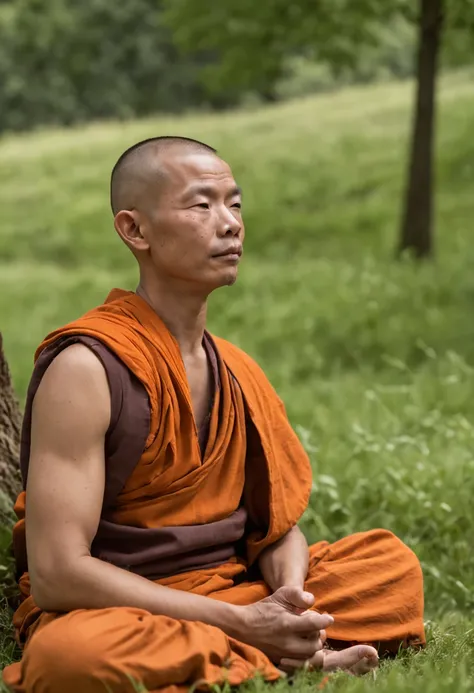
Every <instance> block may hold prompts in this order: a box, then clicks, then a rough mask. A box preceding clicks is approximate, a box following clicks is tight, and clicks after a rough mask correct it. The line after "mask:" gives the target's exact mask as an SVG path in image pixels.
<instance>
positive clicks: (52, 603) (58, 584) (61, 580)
mask: <svg viewBox="0 0 474 693" xmlns="http://www.w3.org/2000/svg"><path fill="white" fill-rule="evenodd" d="M30 582H31V596H32V597H33V600H34V602H35V604H36V606H38V607H39V608H40V609H41V610H42V611H70V610H72V609H73V608H74V605H72V596H73V595H72V594H71V593H70V585H71V583H72V582H73V581H72V580H71V576H70V575H69V576H66V575H64V572H63V571H61V570H60V569H59V568H57V567H56V568H53V567H52V566H50V567H47V566H36V567H35V569H34V570H31V571H30Z"/></svg>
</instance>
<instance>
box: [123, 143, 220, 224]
mask: <svg viewBox="0 0 474 693" xmlns="http://www.w3.org/2000/svg"><path fill="white" fill-rule="evenodd" d="M172 150H176V153H177V154H178V155H183V154H184V155H185V154H188V153H189V154H199V153H201V154H216V153H217V151H216V150H215V149H214V148H213V147H210V146H209V145H208V144H204V142H199V141H198V140H193V139H191V138H189V137H173V136H163V137H151V138H150V139H147V140H143V141H142V142H138V143H137V144H134V145H133V146H132V147H130V148H129V149H127V150H126V151H125V152H124V153H123V154H122V155H121V156H120V158H119V160H118V161H117V163H116V164H115V166H114V168H113V170H112V176H111V181H110V204H111V207H112V212H113V214H114V216H115V215H116V214H117V213H118V212H120V211H121V210H123V209H127V210H131V209H137V208H139V207H140V206H141V205H143V204H144V203H145V202H146V199H147V195H148V193H149V191H150V189H151V186H152V185H153V190H154V194H155V195H156V184H157V182H158V183H159V181H160V179H161V180H162V181H163V183H164V182H165V180H166V170H165V167H164V166H163V163H162V160H161V159H162V157H163V155H164V154H169V153H171V151H172Z"/></svg>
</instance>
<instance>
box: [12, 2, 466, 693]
mask: <svg viewBox="0 0 474 693" xmlns="http://www.w3.org/2000/svg"><path fill="white" fill-rule="evenodd" d="M473 27H474V2H473V0H451V1H450V2H447V0H446V1H443V0H420V2H419V3H413V2H408V1H406V2H405V0H387V1H386V2H383V3H380V2H376V0H359V1H358V2H357V3H355V2H349V0H320V1H319V2H318V3H315V2H310V1H309V0H294V1H293V2H291V1H288V0H266V2H262V3H256V2H255V0H240V1H239V2H238V3H236V2H235V1H231V0H161V1H160V0H123V1H122V2H120V3H112V2H108V1H106V0H81V2H77V0H48V2H47V3H46V2H44V0H0V209H1V215H2V216H1V225H0V331H1V333H2V335H3V348H4V352H5V356H6V359H7V360H8V364H9V369H10V372H11V374H12V379H13V385H14V388H15V391H16V395H17V397H18V399H19V401H20V404H22V403H23V401H24V397H25V392H26V388H27V385H28V381H29V378H30V375H31V371H32V363H33V354H34V350H35V348H36V347H37V345H38V344H39V343H40V341H41V340H42V339H43V337H44V336H45V335H46V334H47V333H48V332H49V331H50V330H52V329H53V328H55V327H57V326H59V325H61V324H64V323H66V322H68V321H70V320H72V319H74V318H76V317H78V316H79V315H80V314H81V313H83V312H84V311H86V310H88V309H89V308H91V307H93V306H95V305H97V304H98V303H100V302H102V301H103V300H104V299H105V297H106V295H107V293H108V291H109V289H110V288H112V287H113V286H120V287H123V288H129V289H134V288H135V286H136V280H137V273H136V269H135V266H134V262H133V259H132V258H131V256H130V255H129V254H128V251H127V250H126V249H125V248H124V247H122V245H121V244H120V242H119V239H118V238H117V237H116V235H115V233H114V230H113V225H112V216H111V213H110V210H109V206H108V185H109V176H110V172H111V169H112V166H113V164H114V163H115V161H116V160H117V158H118V156H119V155H120V154H121V153H122V151H123V150H124V149H125V148H127V147H128V146H130V145H131V144H133V143H135V142H137V141H138V140H141V139H144V138H146V137H152V136H156V135H165V134H178V135H184V136H188V137H195V138H197V139H200V140H203V141H204V142H206V143H208V144H210V145H212V146H214V147H216V148H217V149H218V150H219V152H220V154H221V156H222V157H223V158H224V159H226V160H227V161H228V162H229V163H230V165H231V166H232V169H233V171H234V175H235V177H236V179H237V181H238V183H239V184H240V185H241V186H242V187H243V190H244V206H243V213H244V219H245V222H246V228H247V237H246V252H245V258H244V261H243V263H242V266H241V271H240V278H239V281H238V283H237V284H236V285H235V286H234V287H232V288H229V289H222V290H221V291H219V292H217V293H216V295H215V296H213V297H212V299H211V304H210V314H209V320H210V329H211V330H212V331H214V332H215V333H217V334H219V335H221V336H225V337H226V338H228V339H230V340H231V341H234V342H236V343H237V344H238V345H239V346H241V347H242V348H244V349H245V350H247V351H248V352H249V353H250V354H251V355H252V356H254V357H255V358H256V359H257V360H258V362H259V363H260V364H261V365H262V366H263V368H264V369H265V370H266V372H267V374H268V375H269V377H270V379H271V381H272V383H273V384H274V386H275V387H276V389H277V390H278V392H279V394H280V395H281V396H282V397H283V399H284V401H285V403H286V406H287V410H288V414H289V416H290V419H291V421H292V423H293V425H294V427H295V428H296V430H297V432H298V434H299V436H300V438H301V440H302V441H303V443H304V445H305V446H306V448H307V450H308V452H309V453H310V456H311V459H312V463H313V467H314V488H313V496H312V501H311V505H310V508H309V509H308V512H307V513H306V515H305V517H304V520H303V527H304V529H305V531H306V533H307V535H308V537H309V538H310V539H311V540H316V539H320V538H327V539H330V540H333V539H335V538H337V537H340V536H342V535H343V534H347V533H348V532H353V531H358V530H362V529H368V528H371V527H376V526H383V527H387V528H389V529H391V530H393V531H395V532H396V533H397V534H399V535H400V536H401V537H402V538H403V539H404V540H405V541H406V542H407V543H408V544H409V545H410V546H411V547H412V548H413V549H414V550H415V551H416V552H417V554H418V555H419V556H420V558H421V560H422V563H423V567H424V570H425V576H426V594H427V615H428V618H430V619H432V618H435V619H442V618H446V619H448V621H449V622H452V621H454V622H456V620H459V619H461V618H463V617H466V618H471V620H472V607H473V606H474V564H473V561H472V557H471V556H472V536H473V531H474V514H473V512H472V507H471V505H470V504H471V502H472V497H473V496H474V456H473V450H474V396H473V395H474V328H473V326H472V315H473V305H474V273H473V269H472V268H473V266H474V234H473V225H474V221H473V220H474V194H473V187H474V137H473V132H474V69H473V65H472V56H473V44H474V28H473ZM5 378H6V376H5V375H4V382H5ZM0 399H1V398H0ZM4 402H6V398H5V397H4ZM5 406H6V405H5ZM5 411H7V410H4V413H5ZM0 420H1V417H0ZM4 420H5V419H4ZM8 436H9V440H10V443H9V444H8V445H7V444H6V443H5V440H6V439H7V438H8ZM15 436H16V432H15V430H14V427H13V428H11V429H9V432H8V435H4V437H3V440H4V443H3V450H4V452H3V461H2V459H0V479H3V482H2V483H3V484H4V485H5V486H4V488H5V489H6V488H7V480H8V479H9V478H10V477H9V474H10V472H9V470H8V467H9V465H10V466H11V462H8V464H7V462H6V460H7V456H8V455H7V453H6V452H5V450H6V449H7V448H8V449H9V450H10V453H8V454H9V455H10V456H9V458H8V459H9V460H11V459H13V458H14V457H15V455H16V452H15V450H16V448H15V445H16V444H17V443H16V442H15V440H16V438H15ZM0 439H1V436H0ZM1 450H2V447H0V458H1ZM12 450H13V455H12V453H11V451H12ZM8 483H9V482H8ZM4 495H5V502H4V506H5V511H4V512H3V529H2V530H0V531H1V532H3V534H0V543H1V542H3V545H4V547H7V546H8V543H9V537H10V528H11V523H12V521H13V520H12V514H11V501H10V500H9V499H8V493H5V494H4ZM0 564H2V565H1V566H0V575H1V570H2V569H3V575H4V580H7V577H5V576H8V575H9V570H10V567H9V566H10V563H9V559H8V552H7V549H6V548H5V550H4V558H3V559H0ZM5 613H6V612H5ZM469 614H471V616H469ZM7 620H8V619H7ZM472 623H474V622H471V626H472ZM5 637H6V638H7V639H6V640H5V642H6V643H7V644H5V645H4V649H3V651H4V653H5V652H7V654H5V655H4V656H5V657H6V658H8V657H10V656H11V653H12V652H13V650H12V649H11V647H10V644H8V643H10V640H8V635H7V636H5ZM12 647H13V646H12ZM9 648H10V649H9ZM0 650H1V648H0ZM473 651H474V649H473ZM471 659H474V658H472V657H471ZM466 685H467V684H466ZM450 690H451V689H450ZM458 690H461V689H460V688H459V689H458ZM463 690H464V689H463ZM466 690H468V688H466Z"/></svg>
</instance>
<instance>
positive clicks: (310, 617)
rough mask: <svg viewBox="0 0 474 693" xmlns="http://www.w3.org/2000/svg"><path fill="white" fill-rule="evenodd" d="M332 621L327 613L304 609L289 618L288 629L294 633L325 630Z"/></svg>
mask: <svg viewBox="0 0 474 693" xmlns="http://www.w3.org/2000/svg"><path fill="white" fill-rule="evenodd" d="M333 623H334V619H333V617H332V616H330V615H329V614H318V612H317V611H306V612H305V613H304V614H301V615H300V616H295V618H293V619H291V624H290V629H291V630H292V631H293V632H295V633H311V632H315V631H320V630H325V629H326V628H329V626H330V625H332V624H333Z"/></svg>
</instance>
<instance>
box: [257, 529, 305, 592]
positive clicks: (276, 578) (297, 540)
mask: <svg viewBox="0 0 474 693" xmlns="http://www.w3.org/2000/svg"><path fill="white" fill-rule="evenodd" d="M308 561H309V553H308V543H307V541H306V539H305V536H304V534H303V533H302V531H301V530H300V529H299V527H297V526H295V527H293V528H292V529H290V531H289V532H288V533H287V534H285V536H284V537H282V538H281V539H280V540H279V541H277V542H276V543H275V544H272V545H271V546H269V547H268V548H267V549H266V550H265V551H264V552H263V553H262V555H261V556H260V559H259V566H260V570H261V572H262V575H263V578H264V580H265V582H266V583H267V584H268V585H269V586H270V587H271V588H272V590H273V591H275V590H277V589H279V588H280V587H283V586H287V587H300V588H301V589H303V586H304V582H305V580H306V575H307V574H308Z"/></svg>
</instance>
